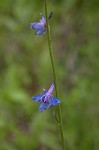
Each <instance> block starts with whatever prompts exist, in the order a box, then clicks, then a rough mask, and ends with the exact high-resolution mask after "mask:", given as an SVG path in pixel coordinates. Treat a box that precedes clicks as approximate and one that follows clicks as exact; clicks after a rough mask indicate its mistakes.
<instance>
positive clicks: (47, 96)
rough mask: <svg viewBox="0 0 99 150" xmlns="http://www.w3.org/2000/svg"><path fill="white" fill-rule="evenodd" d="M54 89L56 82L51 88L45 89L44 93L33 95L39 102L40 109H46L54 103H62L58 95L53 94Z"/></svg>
mask: <svg viewBox="0 0 99 150" xmlns="http://www.w3.org/2000/svg"><path fill="white" fill-rule="evenodd" d="M53 89H54V84H52V85H51V87H50V88H49V90H45V89H43V91H44V92H43V93H42V94H39V95H37V96H33V97H32V99H33V100H34V101H36V102H39V103H40V105H39V110H40V111H41V112H42V111H43V110H45V109H48V108H49V107H50V106H52V105H54V106H55V105H58V103H60V100H59V99H58V98H56V97H53V96H52V92H53Z"/></svg>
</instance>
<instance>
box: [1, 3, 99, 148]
mask: <svg viewBox="0 0 99 150" xmlns="http://www.w3.org/2000/svg"><path fill="white" fill-rule="evenodd" d="M50 11H53V13H54V15H53V18H52V19H51V21H50V25H51V34H52V35H51V36H52V46H53V53H54V56H55V64H56V70H57V77H58V85H59V95H60V96H59V97H60V99H61V106H62V117H63V124H64V135H65V143H66V147H67V150H99V62H98V60H99V0H90V1H86V0H54V1H53V0H49V1H48V12H49V13H50ZM40 13H44V0H42V1H40V0H30V1H29V0H0V150H61V143H60V136H59V132H58V127H57V124H56V122H55V121H54V119H53V117H52V111H53V108H50V109H49V110H48V111H44V112H42V113H40V112H39V110H38V103H35V102H34V101H32V99H31V97H32V96H33V95H36V94H38V93H41V92H42V89H43V88H46V89H48V88H49V86H50V85H51V83H52V81H53V76H52V68H51V63H50V58H49V52H48V44H47V35H46V34H44V36H43V37H40V36H35V35H34V31H33V30H31V29H30V23H31V22H35V21H38V20H39V19H40Z"/></svg>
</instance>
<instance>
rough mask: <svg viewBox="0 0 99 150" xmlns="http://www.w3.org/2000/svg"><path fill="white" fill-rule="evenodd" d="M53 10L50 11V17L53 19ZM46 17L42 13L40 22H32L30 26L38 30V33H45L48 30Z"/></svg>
mask: <svg viewBox="0 0 99 150" xmlns="http://www.w3.org/2000/svg"><path fill="white" fill-rule="evenodd" d="M52 15H53V12H51V13H50V15H49V17H48V19H51V17H52ZM45 26H46V18H45V17H44V16H43V15H42V19H40V21H39V22H34V23H31V24H30V28H31V29H33V30H36V32H35V34H36V35H40V36H41V35H43V34H44V33H45V32H46V27H45Z"/></svg>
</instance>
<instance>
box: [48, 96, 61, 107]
mask: <svg viewBox="0 0 99 150" xmlns="http://www.w3.org/2000/svg"><path fill="white" fill-rule="evenodd" d="M50 103H51V104H52V105H58V103H60V100H59V99H58V98H56V97H51V98H50Z"/></svg>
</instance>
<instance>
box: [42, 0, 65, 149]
mask: <svg viewBox="0 0 99 150" xmlns="http://www.w3.org/2000/svg"><path fill="white" fill-rule="evenodd" d="M45 16H46V28H47V37H48V46H49V53H50V59H51V64H52V71H53V77H54V84H55V93H56V97H57V98H58V88H57V87H58V86H57V78H56V70H55V64H54V58H53V53H52V44H51V35H50V26H49V20H48V13H47V0H45ZM58 117H59V124H60V125H59V129H60V136H61V141H62V148H63V150H65V143H64V134H63V123H62V115H61V107H60V104H58Z"/></svg>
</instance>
